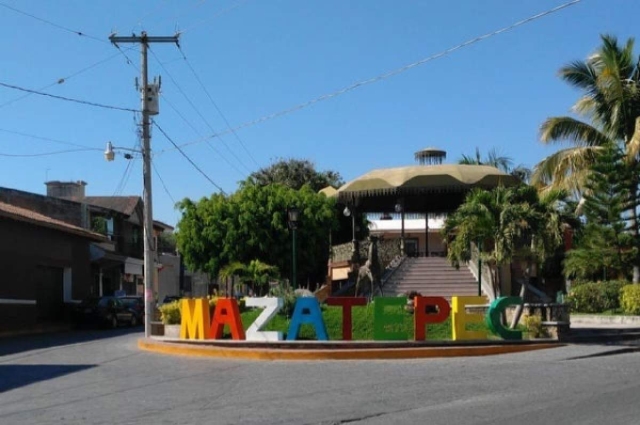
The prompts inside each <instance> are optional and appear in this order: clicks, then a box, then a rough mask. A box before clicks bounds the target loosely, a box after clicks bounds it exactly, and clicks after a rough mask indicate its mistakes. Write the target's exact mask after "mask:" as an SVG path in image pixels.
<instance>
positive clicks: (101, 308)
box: [75, 297, 138, 328]
mask: <svg viewBox="0 0 640 425" xmlns="http://www.w3.org/2000/svg"><path fill="white" fill-rule="evenodd" d="M75 320H76V323H78V324H87V325H89V324H91V325H101V326H107V327H111V328H117V327H118V326H120V325H122V324H127V325H131V326H137V325H138V317H137V316H136V314H135V313H134V312H133V310H132V309H130V308H128V307H127V306H125V304H124V303H123V302H122V301H121V300H120V299H119V298H116V297H100V298H89V299H86V300H84V301H83V302H81V303H80V304H79V305H78V308H77V309H76V311H75Z"/></svg>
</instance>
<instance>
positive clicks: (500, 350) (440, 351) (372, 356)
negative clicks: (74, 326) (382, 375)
mask: <svg viewBox="0 0 640 425" xmlns="http://www.w3.org/2000/svg"><path fill="white" fill-rule="evenodd" d="M564 345H565V344H564V343H561V342H541V343H531V344H500V345H483V346H470V345H465V346H439V347H438V346H429V347H407V348H397V347H393V348H384V347H379V348H362V349H349V348H345V349H323V348H295V349H274V348H269V347H268V346H265V347H264V348H256V347H252V348H239V347H232V346H220V345H215V346H212V345H209V346H206V345H194V344H187V343H176V342H165V341H158V340H154V339H145V338H142V339H139V340H138V348H140V349H141V350H144V351H150V352H154V353H159V354H167V355H174V356H196V357H210V358H218V359H229V360H261V361H265V360H267V361H269V360H392V359H424V358H440V357H472V356H492V355H497V354H510V353H521V352H525V351H533V350H544V349H549V348H557V347H562V346H564Z"/></svg>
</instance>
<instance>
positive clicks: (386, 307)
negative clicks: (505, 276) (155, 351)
mask: <svg viewBox="0 0 640 425" xmlns="http://www.w3.org/2000/svg"><path fill="white" fill-rule="evenodd" d="M326 302H327V305H330V306H336V307H341V308H342V339H343V340H345V341H349V340H351V339H352V335H353V321H352V311H353V309H354V308H363V307H364V306H366V305H367V300H366V298H362V297H330V298H328V299H327V301H326ZM181 303H182V304H181V310H182V323H181V325H180V338H183V339H200V340H203V339H220V338H222V335H223V331H224V328H225V326H227V327H228V328H229V330H230V334H231V337H232V338H233V339H235V340H248V341H262V342H270V341H281V340H282V339H283V334H282V332H273V331H264V330H263V328H264V327H265V326H266V325H267V323H269V321H270V320H272V319H273V318H274V317H275V315H276V314H277V313H278V311H279V310H280V309H281V308H282V307H283V300H282V299H280V298H247V299H246V305H247V306H248V307H262V308H264V311H263V312H262V313H261V314H260V315H259V316H258V317H257V318H256V319H255V320H254V322H253V323H252V324H251V325H249V327H248V328H247V331H246V334H245V331H244V328H243V327H242V321H241V317H240V309H239V308H238V302H237V301H236V300H235V299H231V298H221V299H219V300H218V302H217V304H216V307H215V310H214V313H213V317H209V316H210V313H209V303H208V301H207V299H206V298H201V299H183V300H182V301H181ZM485 303H486V299H485V298H484V297H452V299H451V305H449V302H448V301H447V300H446V299H445V298H442V297H419V296H418V297H415V298H414V299H413V307H414V312H413V323H414V335H413V339H414V340H416V341H423V340H425V339H427V325H429V324H432V323H441V322H444V321H445V320H447V318H449V317H450V316H451V337H452V339H453V340H454V341H460V340H477V339H486V338H487V333H486V331H484V330H478V329H477V328H478V327H477V326H476V329H473V325H474V324H479V323H482V322H483V321H484V322H485V323H486V325H487V326H488V327H489V329H490V330H491V331H492V332H493V333H494V334H496V335H498V336H500V337H501V338H503V339H507V340H520V339H522V332H521V331H517V330H512V329H507V328H505V327H504V325H503V324H502V320H501V316H502V314H503V312H504V311H505V309H506V308H507V307H509V306H513V305H519V304H522V299H521V298H520V297H501V298H497V299H496V300H494V301H493V302H492V303H491V305H490V306H489V309H488V310H487V312H486V314H479V313H474V312H469V311H467V309H468V307H469V306H478V307H480V306H484V305H485ZM406 305H407V298H406V297H378V298H375V299H374V301H373V339H374V340H377V341H389V340H396V341H402V340H407V339H408V338H409V337H410V336H409V335H407V334H406V331H405V328H404V326H403V322H404V320H405V318H406V312H405V308H406ZM305 324H307V325H311V326H312V327H313V329H314V330H315V334H316V338H317V339H318V340H319V341H328V340H329V336H328V334H327V329H326V326H325V323H324V319H323V318H322V312H321V310H320V303H319V302H318V300H317V299H316V298H314V297H302V298H298V299H297V301H296V304H295V307H294V310H293V314H292V317H291V320H290V323H289V329H288V330H287V341H295V340H296V339H297V338H298V334H299V332H300V328H301V327H302V325H305ZM469 325H471V326H469ZM470 328H471V329H470Z"/></svg>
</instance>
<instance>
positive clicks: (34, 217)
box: [0, 202, 106, 241]
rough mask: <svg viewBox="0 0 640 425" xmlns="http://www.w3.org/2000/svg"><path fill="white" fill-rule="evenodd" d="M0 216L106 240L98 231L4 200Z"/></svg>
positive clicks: (96, 239)
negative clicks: (16, 205)
mask: <svg viewBox="0 0 640 425" xmlns="http://www.w3.org/2000/svg"><path fill="white" fill-rule="evenodd" d="M0 217H7V218H9V219H12V220H17V221H22V222H25V223H30V224H35V225H36V226H42V227H47V228H50V229H55V230H59V231H61V232H65V233H71V234H74V235H78V236H83V237H86V238H89V239H92V240H95V241H104V240H106V237H105V236H103V235H101V234H100V233H96V232H92V231H90V230H87V229H83V228H82V227H78V226H74V225H72V224H68V223H65V222H64V221H60V220H56V219H55V218H51V217H47V216H46V215H42V214H39V213H37V212H35V211H31V210H28V209H25V208H20V207H15V206H13V205H10V204H5V203H4V202H0Z"/></svg>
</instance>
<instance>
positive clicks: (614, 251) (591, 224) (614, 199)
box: [564, 145, 637, 279]
mask: <svg viewBox="0 0 640 425" xmlns="http://www.w3.org/2000/svg"><path fill="white" fill-rule="evenodd" d="M632 178H633V175H632V172H631V170H630V168H629V167H628V164H627V162H626V161H625V153H624V152H623V151H622V150H621V149H620V147H619V146H616V145H610V146H606V147H604V148H603V150H602V151H601V152H599V153H598V155H597V158H596V161H595V163H594V165H593V166H592V167H591V173H590V174H589V177H588V178H587V182H586V184H585V195H584V203H583V205H582V206H581V209H582V210H583V212H584V215H585V217H586V221H587V224H586V226H585V228H584V230H583V231H582V232H581V234H580V235H579V238H578V239H577V241H576V248H575V249H573V250H571V251H569V252H568V254H567V258H566V260H565V264H564V269H565V270H564V272H565V275H566V276H567V277H578V278H583V279H609V278H617V279H625V278H628V277H629V276H628V271H629V270H631V268H632V267H633V258H634V256H635V254H636V250H637V247H635V246H634V239H633V236H632V235H631V234H630V233H629V232H628V231H627V228H628V219H627V218H625V216H624V212H625V210H626V209H627V205H628V203H629V198H630V194H629V190H628V189H629V186H630V185H629V180H630V179H632Z"/></svg>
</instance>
